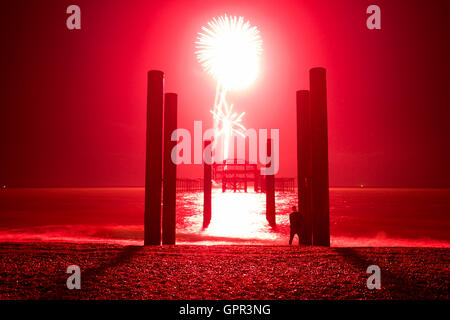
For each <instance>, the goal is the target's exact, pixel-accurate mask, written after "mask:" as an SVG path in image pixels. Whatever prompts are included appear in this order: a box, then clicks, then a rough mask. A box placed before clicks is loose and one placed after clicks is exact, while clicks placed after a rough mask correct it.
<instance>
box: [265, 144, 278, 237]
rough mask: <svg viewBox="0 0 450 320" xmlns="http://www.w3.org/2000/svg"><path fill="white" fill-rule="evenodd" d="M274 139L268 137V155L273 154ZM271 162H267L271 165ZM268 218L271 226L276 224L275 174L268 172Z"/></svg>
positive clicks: (268, 165)
mask: <svg viewBox="0 0 450 320" xmlns="http://www.w3.org/2000/svg"><path fill="white" fill-rule="evenodd" d="M272 144H273V139H267V157H268V158H269V157H271V156H272V150H273V148H272ZM272 161H273V160H272ZM270 165H271V163H270V162H268V163H267V165H266V166H267V167H270ZM265 177H266V219H267V222H269V225H270V226H271V227H273V228H274V227H275V226H276V217H275V174H267V175H266V176H265Z"/></svg>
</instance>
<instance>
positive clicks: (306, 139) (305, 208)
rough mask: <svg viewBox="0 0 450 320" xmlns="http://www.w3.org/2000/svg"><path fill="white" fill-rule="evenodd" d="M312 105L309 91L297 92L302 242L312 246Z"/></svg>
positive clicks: (298, 175)
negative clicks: (302, 220) (302, 218)
mask: <svg viewBox="0 0 450 320" xmlns="http://www.w3.org/2000/svg"><path fill="white" fill-rule="evenodd" d="M311 163H312V153H311V104H310V97H309V91H308V90H299V91H297V184H298V208H299V210H300V213H302V214H303V217H304V225H303V232H302V237H301V241H302V243H303V244H305V245H311V244H312V233H313V216H312V214H313V211H312V208H311V200H312V199H311V169H312V168H311Z"/></svg>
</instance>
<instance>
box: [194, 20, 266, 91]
mask: <svg viewBox="0 0 450 320" xmlns="http://www.w3.org/2000/svg"><path fill="white" fill-rule="evenodd" d="M202 30H203V32H200V33H199V37H198V39H197V42H196V48H197V51H196V54H197V59H198V61H199V62H200V63H201V65H202V66H203V68H204V69H205V70H206V71H207V72H208V73H210V74H211V75H212V76H213V77H214V79H216V80H217V81H218V83H219V85H220V86H222V87H224V89H225V90H231V89H240V88H245V87H247V86H248V85H249V84H251V83H252V82H253V81H254V80H255V79H256V77H257V76H258V73H259V64H260V56H261V52H262V40H261V37H260V36H259V30H258V29H257V27H256V26H253V27H252V26H251V25H250V22H249V21H247V22H244V18H243V17H235V16H234V17H228V16H227V15H225V16H222V17H219V18H213V19H212V21H210V22H208V26H207V27H202Z"/></svg>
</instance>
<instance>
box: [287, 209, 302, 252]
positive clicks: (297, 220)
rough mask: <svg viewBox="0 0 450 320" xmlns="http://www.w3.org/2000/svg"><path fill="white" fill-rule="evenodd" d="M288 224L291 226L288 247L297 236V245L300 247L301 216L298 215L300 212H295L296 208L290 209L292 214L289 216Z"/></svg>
mask: <svg viewBox="0 0 450 320" xmlns="http://www.w3.org/2000/svg"><path fill="white" fill-rule="evenodd" d="M289 222H290V225H291V236H290V238H289V245H291V244H292V240H293V239H294V236H295V235H297V237H298V244H299V245H300V243H301V241H300V234H301V232H302V226H303V216H302V215H301V214H300V212H298V211H297V207H296V206H293V207H292V213H290V214H289Z"/></svg>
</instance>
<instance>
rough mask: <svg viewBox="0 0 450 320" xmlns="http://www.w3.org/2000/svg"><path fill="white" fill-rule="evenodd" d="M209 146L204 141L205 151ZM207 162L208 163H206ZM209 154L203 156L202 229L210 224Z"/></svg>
mask: <svg viewBox="0 0 450 320" xmlns="http://www.w3.org/2000/svg"><path fill="white" fill-rule="evenodd" d="M210 144H211V140H205V149H206V148H207V147H208V146H209V145H210ZM207 160H208V163H207ZM210 163H211V153H210V152H208V153H207V154H206V153H205V154H204V159H203V228H204V229H205V228H208V226H209V223H210V222H211V191H212V181H211V168H212V166H211V164H210Z"/></svg>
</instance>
